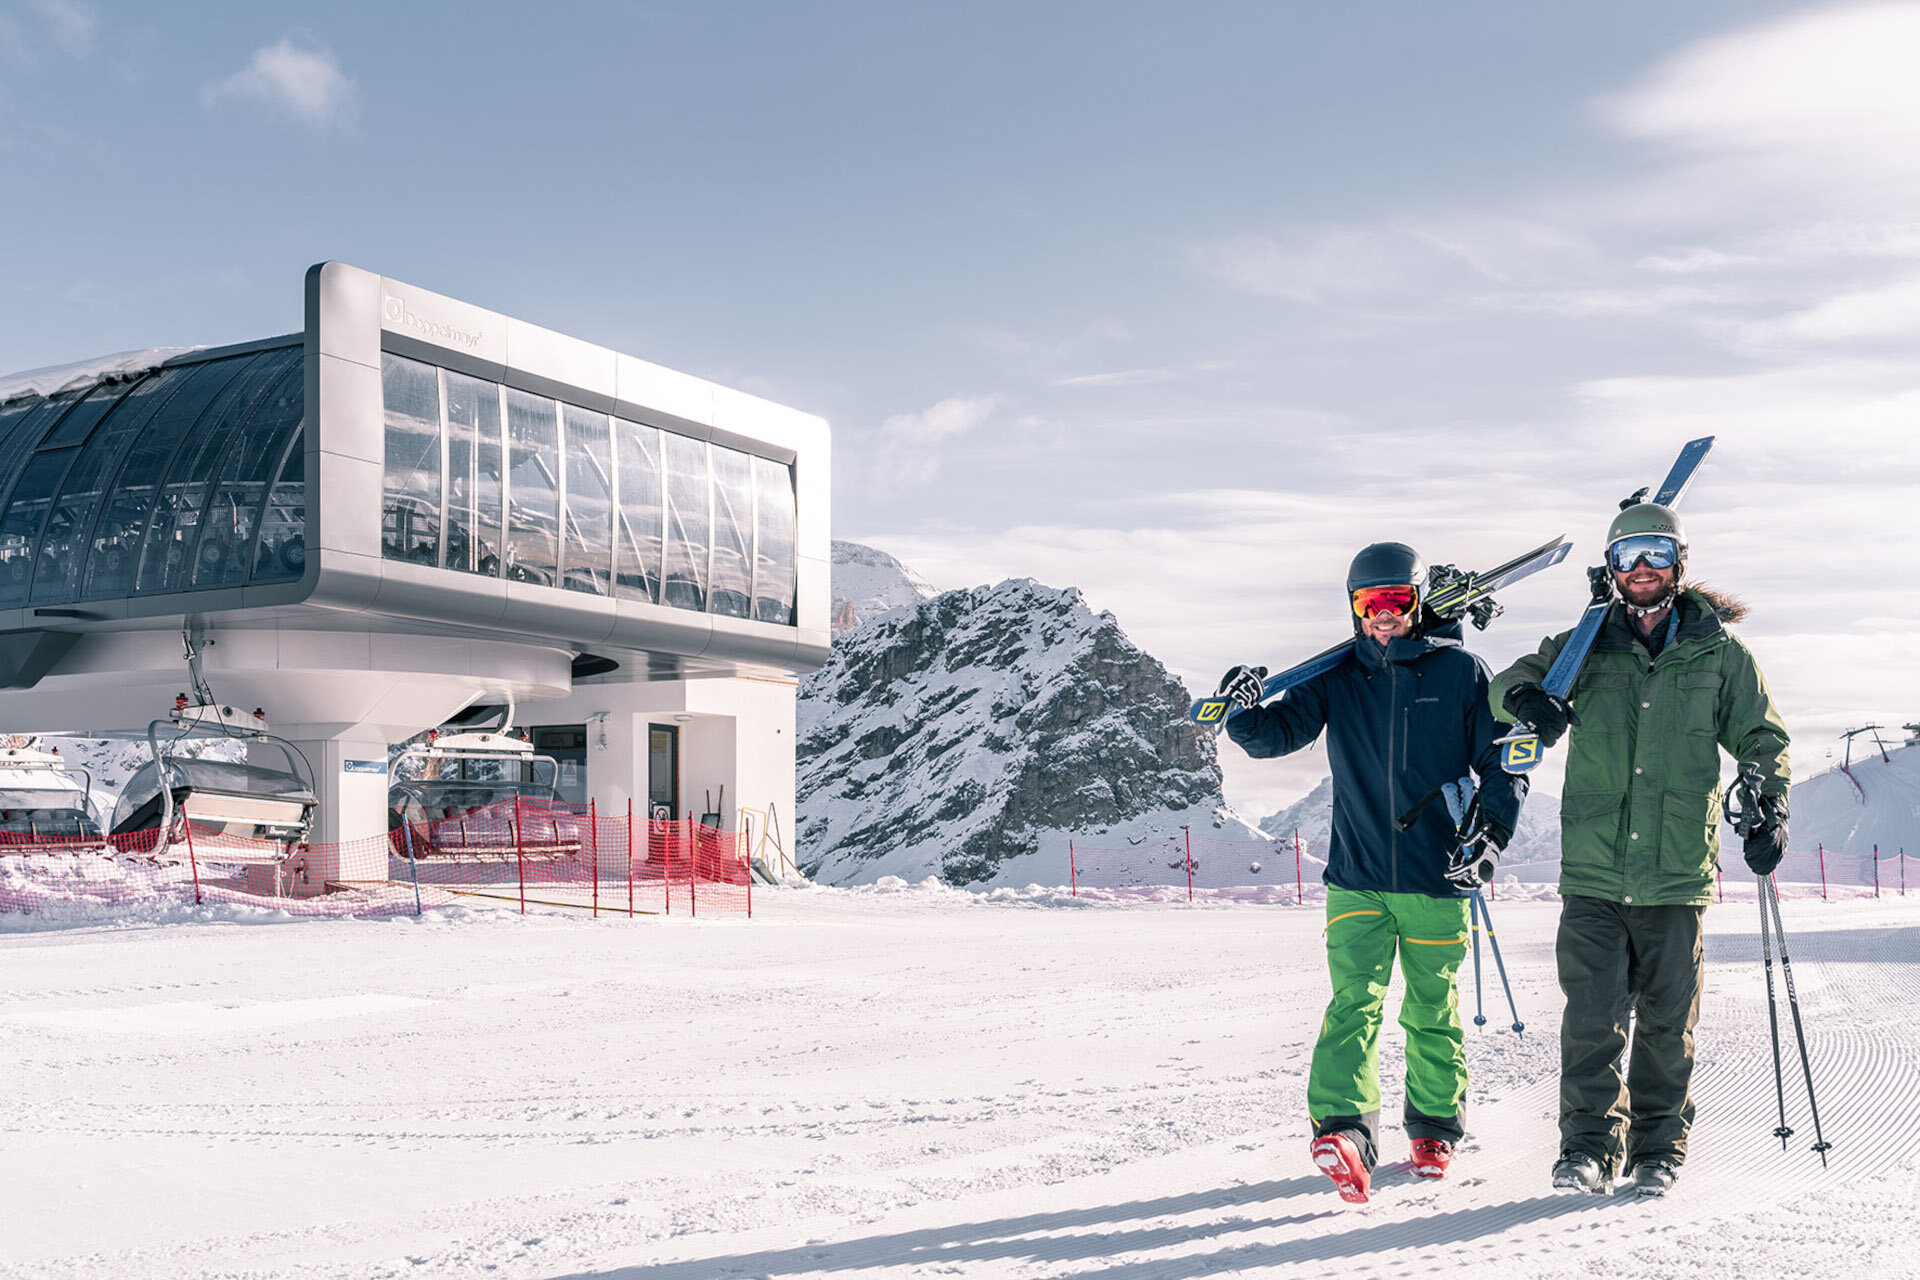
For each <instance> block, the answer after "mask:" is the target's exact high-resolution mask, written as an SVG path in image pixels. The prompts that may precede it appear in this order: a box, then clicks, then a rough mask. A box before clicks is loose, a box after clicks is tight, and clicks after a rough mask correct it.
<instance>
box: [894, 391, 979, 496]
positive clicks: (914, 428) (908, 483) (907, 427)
mask: <svg viewBox="0 0 1920 1280" xmlns="http://www.w3.org/2000/svg"><path fill="white" fill-rule="evenodd" d="M999 407H1000V397H998V396H978V397H970V398H969V397H961V396H955V397H951V398H949V399H946V400H942V401H941V402H940V403H938V404H936V405H934V406H933V407H932V408H930V409H924V410H922V411H921V412H919V413H896V414H894V415H893V416H892V417H891V418H888V419H887V420H886V421H885V422H883V423H881V424H880V430H879V431H878V432H877V433H875V439H874V445H873V453H872V456H871V459H870V471H871V474H872V479H873V483H874V484H876V485H878V486H880V487H881V488H882V489H885V490H891V491H894V492H899V491H902V490H908V489H919V488H924V487H925V486H926V485H928V484H930V483H932V481H933V477H934V475H935V473H936V472H938V471H939V469H940V453H939V445H940V444H941V443H942V442H944V441H947V440H951V439H953V438H954V437H955V436H961V435H965V434H966V433H967V432H969V431H972V430H974V429H975V428H976V427H978V426H979V425H980V424H981V423H983V422H985V421H986V420H987V419H988V418H989V417H990V416H992V414H993V411H994V410H995V409H998V408H999Z"/></svg>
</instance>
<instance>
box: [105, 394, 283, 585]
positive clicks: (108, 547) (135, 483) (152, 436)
mask: <svg viewBox="0 0 1920 1280" xmlns="http://www.w3.org/2000/svg"><path fill="white" fill-rule="evenodd" d="M246 365H247V361H246V360H245V359H244V358H242V359H233V360H209V361H207V362H206V363H205V364H196V365H189V366H187V367H186V368H184V369H181V370H180V371H179V372H180V373H182V374H183V375H185V376H184V377H183V379H182V380H181V382H180V384H179V385H178V387H177V388H176V389H175V390H174V392H173V394H172V395H171V396H169V397H168V398H167V400H166V403H165V404H163V405H161V406H160V407H159V409H158V410H157V412H155V413H154V415H153V417H152V418H151V419H150V420H149V421H148V422H147V425H146V427H145V429H144V430H142V431H141V432H140V436H139V438H138V439H136V440H135V441H134V442H133V447H132V448H131V449H130V450H128V451H127V460H126V463H125V465H123V466H122V467H121V468H120V475H119V477H118V478H117V479H116V480H115V481H114V484H113V488H112V490H111V491H110V492H109V493H108V495H107V502H106V507H105V509H104V510H103V511H102V512H101V513H100V519H99V521H98V522H97V523H96V524H95V525H94V529H93V545H92V549H91V550H90V551H89V552H88V554H87V568H86V576H85V579H84V581H83V582H82V584H81V591H80V594H81V596H82V597H83V598H99V597H104V596H124V595H126V594H128V593H129V592H131V591H132V590H133V576H134V575H133V571H134V568H135V567H136V566H137V565H138V564H139V561H140V537H141V535H142V534H143V533H145V532H146V528H147V520H148V518H149V517H150V516H151V515H152V514H153V502H154V497H155V496H156V495H157V494H158V493H159V491H160V482H161V481H162V480H163V479H165V477H166V471H167V463H168V462H169V461H170V460H172V458H173V455H174V451H175V450H177V449H178V448H179V447H180V442H181V440H182V439H183V438H184V437H185V436H186V434H187V431H188V429H189V428H191V427H192V426H193V424H194V423H195V422H197V421H198V420H199V418H200V415H201V413H202V412H204V411H205V409H206V407H207V405H208V403H209V402H210V401H212V399H213V398H214V397H215V396H216V395H218V394H220V392H221V390H222V389H223V388H225V387H226V385H227V384H228V383H229V382H231V381H233V378H234V376H235V375H236V374H238V373H239V372H240V371H241V370H242V369H243V368H245V367H246Z"/></svg>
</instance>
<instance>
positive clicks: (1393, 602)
mask: <svg viewBox="0 0 1920 1280" xmlns="http://www.w3.org/2000/svg"><path fill="white" fill-rule="evenodd" d="M1419 603H1420V588H1418V587H1410V586H1397V587H1355V588H1354V590H1353V616H1354V617H1356V618H1360V619H1363V620H1364V619H1366V618H1371V617H1372V616H1373V615H1374V614H1376V613H1404V614H1409V615H1411V614H1412V613H1413V610H1414V606H1415V605H1417V604H1419Z"/></svg>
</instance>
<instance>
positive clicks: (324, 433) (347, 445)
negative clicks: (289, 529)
mask: <svg viewBox="0 0 1920 1280" xmlns="http://www.w3.org/2000/svg"><path fill="white" fill-rule="evenodd" d="M315 376H316V383H315V389H316V390H317V392H318V395H319V399H318V401H317V402H316V403H317V404H318V406H319V422H320V431H319V432H318V440H317V443H318V448H319V451H320V452H322V453H337V454H340V455H342V456H343V457H348V458H359V459H361V460H363V461H366V462H371V463H372V464H373V465H374V467H375V468H376V469H377V468H379V467H380V466H382V465H383V464H384V463H385V461H386V447H387V444H386V435H385V427H384V413H385V411H384V409H383V407H382V404H381V399H380V395H381V392H380V365H379V363H378V362H377V361H376V362H375V363H374V364H373V365H372V366H371V367H369V366H367V365H364V364H355V363H353V362H351V361H348V360H341V359H338V358H336V357H334V356H329V355H325V354H322V355H321V356H320V357H319V358H318V360H317V362H316V365H315ZM309 417H310V418H311V417H312V415H311V414H310V415H309ZM378 492H379V486H378V484H377V482H376V484H375V502H374V505H373V510H372V511H371V512H362V513H361V514H362V515H363V516H364V517H365V518H367V519H370V520H371V521H372V522H373V524H374V526H375V527H376V529H377V528H378V526H379V523H380V509H379V508H380V504H379V501H378ZM321 532H322V533H326V532H328V530H326V529H324V528H323V529H322V530H321ZM376 537H377V535H376ZM333 545H339V544H337V543H336V544H333Z"/></svg>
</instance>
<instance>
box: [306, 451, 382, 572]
mask: <svg viewBox="0 0 1920 1280" xmlns="http://www.w3.org/2000/svg"><path fill="white" fill-rule="evenodd" d="M314 479H317V480H318V482H319V483H318V489H319V492H318V493H317V494H313V495H310V496H309V497H308V499H307V523H308V525H309V527H312V525H313V524H314V523H315V521H314V515H315V512H314V507H315V506H316V505H317V506H318V507H319V512H318V515H319V520H318V524H319V528H318V530H317V533H318V535H319V536H318V537H317V538H316V539H315V545H318V546H319V547H320V548H322V549H324V550H327V551H346V552H349V553H351V554H353V555H360V556H372V557H374V558H375V559H378V558H379V557H380V464H379V463H377V462H368V461H366V460H365V459H362V458H349V457H345V456H343V455H341V454H338V453H331V452H322V453H321V455H320V466H319V474H318V475H317V476H316V477H314ZM309 483H310V484H311V483H312V481H311V480H310V481H309Z"/></svg>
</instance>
